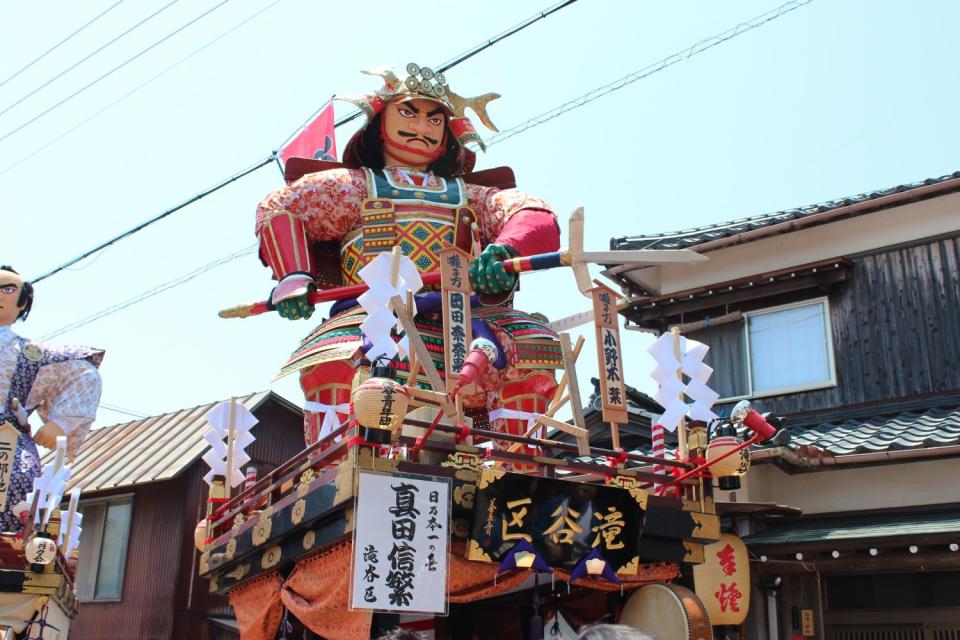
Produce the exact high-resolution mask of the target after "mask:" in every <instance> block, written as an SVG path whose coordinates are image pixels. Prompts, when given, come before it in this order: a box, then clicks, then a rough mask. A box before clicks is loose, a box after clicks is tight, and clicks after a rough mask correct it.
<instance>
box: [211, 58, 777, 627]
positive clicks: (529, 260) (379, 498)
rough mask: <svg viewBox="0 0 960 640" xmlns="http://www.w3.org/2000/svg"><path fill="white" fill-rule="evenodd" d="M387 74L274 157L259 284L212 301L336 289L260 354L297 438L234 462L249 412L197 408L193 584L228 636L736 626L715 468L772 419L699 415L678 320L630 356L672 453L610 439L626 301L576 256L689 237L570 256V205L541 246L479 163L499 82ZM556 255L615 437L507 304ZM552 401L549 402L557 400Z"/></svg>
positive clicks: (704, 391) (566, 364) (502, 173)
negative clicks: (299, 337)
mask: <svg viewBox="0 0 960 640" xmlns="http://www.w3.org/2000/svg"><path fill="white" fill-rule="evenodd" d="M405 71H406V75H405V77H403V78H402V79H401V77H399V76H397V75H395V74H394V72H392V71H389V70H380V71H376V72H370V73H371V74H372V75H376V76H379V77H381V78H382V79H383V86H382V87H381V88H380V89H379V90H378V91H376V92H375V93H371V94H368V95H360V96H353V97H351V98H349V100H350V102H352V103H353V104H354V105H356V106H357V107H359V108H360V110H361V111H362V112H363V114H364V115H365V116H366V118H367V122H366V124H365V125H364V126H363V127H362V128H361V129H360V130H359V131H358V132H357V133H356V134H355V135H354V136H353V138H352V139H351V140H350V142H349V143H348V145H347V147H346V149H345V151H344V153H343V161H342V162H340V163H337V162H332V161H329V160H318V159H314V158H291V159H289V160H288V161H287V163H286V167H285V179H286V185H285V186H284V187H282V188H280V189H278V190H277V191H275V192H273V193H271V194H269V195H268V196H267V197H266V198H265V199H264V200H263V201H262V202H261V203H260V205H259V207H258V209H257V224H256V230H257V234H258V237H259V240H260V258H261V260H262V262H263V263H264V265H266V266H267V267H269V268H270V270H271V272H272V275H273V277H274V279H275V280H276V281H277V282H276V285H275V287H274V288H273V289H272V291H271V293H270V296H269V298H268V299H267V300H265V301H263V302H259V303H253V304H248V305H241V306H238V307H235V308H232V309H227V310H224V311H222V312H221V316H223V317H225V318H237V317H247V316H253V315H261V314H267V313H270V314H272V313H276V314H277V315H279V316H282V317H284V318H288V319H291V320H297V319H305V318H309V317H311V315H312V314H313V312H314V308H315V306H316V305H318V304H320V303H326V302H332V303H333V305H332V307H331V308H330V309H329V312H328V317H327V318H326V319H324V320H323V321H322V322H321V323H320V324H319V326H317V327H316V329H314V330H313V331H312V332H310V333H309V335H307V336H306V338H304V340H303V341H302V342H301V343H300V344H299V345H298V346H297V348H296V349H295V350H294V352H293V354H292V355H291V356H290V358H289V359H288V361H287V362H286V363H285V364H284V365H283V366H282V367H281V370H280V373H281V375H292V374H294V373H296V374H297V375H299V378H300V383H301V387H302V389H303V392H304V398H305V404H304V408H305V420H304V434H305V443H306V448H305V449H304V450H303V451H302V452H301V453H300V454H299V455H297V456H296V457H294V458H293V459H291V460H289V461H288V462H286V463H285V464H283V465H281V466H280V467H279V468H277V469H274V470H273V471H272V472H270V473H269V474H267V475H266V476H264V477H261V478H259V479H257V480H256V481H250V482H245V476H244V474H243V473H242V471H241V470H242V468H243V465H244V464H245V463H246V461H247V460H248V457H247V455H246V454H245V452H244V448H245V447H246V446H247V445H248V444H249V443H250V441H251V436H250V435H249V428H250V426H251V419H252V416H250V415H249V414H248V413H247V412H246V411H245V409H244V408H243V407H242V406H241V405H239V404H237V403H232V402H227V403H224V404H222V405H220V406H218V407H217V408H216V409H215V410H214V411H212V412H211V414H210V415H209V416H208V420H209V421H210V423H211V426H210V432H209V434H208V437H207V439H208V441H209V442H210V445H211V448H210V451H209V452H208V454H207V455H206V456H205V457H204V459H205V460H206V461H207V462H208V463H209V465H210V467H211V468H210V473H209V474H208V475H207V478H206V479H207V482H208V484H209V497H208V509H207V517H206V518H205V519H204V520H202V521H201V522H200V523H199V524H198V527H197V535H196V543H197V547H198V549H199V550H200V552H201V556H200V574H201V575H202V576H204V577H207V578H209V585H210V591H211V592H213V593H219V594H227V595H229V599H230V603H231V605H232V607H233V609H234V611H235V613H236V617H237V622H238V626H239V629H240V634H241V637H242V638H243V639H244V640H249V639H260V638H274V637H281V636H282V637H287V635H286V634H288V633H289V631H290V630H291V629H292V628H295V626H296V625H302V627H303V628H304V629H307V630H309V631H311V632H312V633H314V634H317V635H318V636H320V637H324V638H331V639H340V638H343V639H346V638H369V637H376V635H378V634H379V633H380V632H381V631H383V630H384V629H386V628H389V627H392V626H397V624H400V623H408V624H414V622H413V621H416V623H415V624H417V625H420V627H421V628H427V629H431V630H432V632H433V634H434V636H433V637H436V638H454V637H525V638H542V637H544V634H547V637H551V636H552V637H573V636H571V635H569V634H570V633H573V631H572V628H573V626H579V625H580V624H582V623H584V622H592V621H606V622H613V621H621V622H623V623H626V624H630V625H632V626H634V627H636V628H638V629H641V630H645V631H647V632H649V633H651V634H653V635H655V637H658V638H661V639H663V640H670V639H673V638H678V639H679V638H712V637H713V632H712V626H713V625H721V624H739V623H740V622H742V620H743V619H744V618H745V617H746V613H747V609H748V603H749V586H750V585H749V579H748V578H747V577H745V576H746V573H745V572H747V573H748V565H747V562H748V561H747V558H746V550H745V547H744V546H743V544H742V543H741V542H740V541H739V539H737V538H736V537H735V536H731V535H730V534H726V533H722V532H721V529H720V520H719V518H718V515H717V512H716V505H715V503H714V500H713V495H712V487H713V484H714V481H715V480H717V479H719V480H718V482H719V483H720V484H721V486H722V487H724V488H730V487H731V486H734V485H735V483H736V482H738V481H739V477H740V476H742V475H743V474H744V473H745V472H746V471H747V468H748V465H749V457H748V454H747V452H748V447H749V446H751V445H753V444H756V443H759V442H762V441H765V440H768V439H770V438H771V437H772V436H773V435H774V434H775V432H776V429H775V427H774V426H772V425H771V422H772V421H769V420H767V419H766V418H765V417H764V416H761V415H760V414H759V413H757V412H756V411H754V410H752V409H751V408H750V407H749V406H748V405H742V406H738V407H737V408H736V410H735V411H734V412H733V413H732V414H731V415H730V416H729V417H728V418H727V419H720V418H718V416H717V415H716V414H714V413H713V411H712V410H711V407H712V405H713V403H714V402H715V401H716V399H717V394H716V393H715V392H713V391H712V390H711V389H710V388H709V386H708V385H707V382H708V379H709V376H710V373H711V370H710V368H709V367H708V366H706V365H705V364H704V363H703V357H704V355H705V353H706V351H707V346H706V345H703V344H700V343H697V342H695V341H693V340H688V339H686V338H684V337H683V336H681V335H680V334H679V332H678V331H676V330H674V331H672V332H670V333H665V334H663V335H661V336H660V337H659V338H658V339H657V340H656V342H655V343H654V344H653V346H652V347H651V348H650V354H651V356H653V358H654V360H655V361H656V368H655V369H654V371H653V373H652V376H653V377H654V379H655V380H656V381H657V383H658V385H659V392H658V393H657V395H656V396H655V398H656V400H657V402H659V403H660V404H661V405H662V406H663V409H664V413H663V415H662V416H661V417H660V419H659V420H658V421H657V424H656V425H655V427H654V430H655V433H654V441H655V442H657V441H659V442H660V443H662V442H663V439H664V432H671V433H674V434H675V437H676V441H677V448H676V453H675V455H673V456H668V455H666V453H663V452H662V451H658V455H639V454H637V453H630V452H627V451H625V450H624V449H623V448H621V446H620V435H619V425H624V424H625V423H627V420H628V416H627V400H626V388H625V384H624V377H623V376H624V366H623V353H622V351H621V344H620V334H619V315H618V310H619V308H620V305H621V304H622V302H623V301H622V298H621V296H620V295H619V294H618V293H617V292H616V291H615V290H614V289H611V288H609V287H607V286H606V285H605V284H603V283H602V282H599V281H595V280H593V279H592V278H591V276H590V274H589V271H588V265H589V264H600V265H614V264H615V265H638V266H639V265H656V264H664V263H677V262H682V263H694V262H698V261H703V260H706V258H705V257H703V256H700V255H698V254H696V253H695V252H692V251H689V250H672V251H651V250H640V251H587V250H585V248H584V246H583V237H584V234H583V229H584V225H585V224H586V221H585V216H584V212H583V210H577V211H576V212H574V213H573V214H572V215H571V216H570V217H569V219H568V220H567V221H566V225H567V226H568V234H567V239H568V243H569V246H568V247H567V248H566V249H563V250H561V249H560V234H559V224H558V221H557V217H556V216H555V215H554V213H553V211H552V210H551V209H550V207H549V206H548V205H547V204H546V203H545V202H544V201H543V200H541V199H539V198H536V197H533V196H530V195H527V194H523V193H521V192H518V191H516V190H515V186H516V185H515V180H514V176H513V172H512V171H511V170H510V169H509V168H506V167H500V168H496V169H487V170H483V171H475V170H474V163H475V158H476V156H475V152H474V151H473V150H472V148H473V147H479V148H481V149H482V148H483V147H482V145H483V143H482V140H481V138H480V136H479V135H478V134H477V132H476V130H475V129H474V127H473V125H472V123H471V121H470V119H468V117H467V115H466V109H467V108H469V109H471V110H473V111H474V113H476V115H477V116H478V117H479V119H480V121H481V122H482V123H483V124H484V125H485V126H486V127H487V128H489V129H492V130H495V127H494V125H493V124H492V122H491V121H490V118H489V116H488V114H487V109H486V107H487V104H488V103H489V102H490V101H491V100H492V99H494V98H497V97H499V96H497V94H490V93H488V94H485V95H482V96H479V97H476V98H464V97H462V96H460V95H458V94H456V93H454V92H453V91H452V90H451V88H450V86H449V84H448V82H447V80H446V78H445V77H444V76H443V74H442V73H438V72H434V71H432V70H431V69H429V68H426V67H420V66H418V65H416V64H413V63H411V64H409V65H407V66H406V68H405ZM328 146H329V145H328ZM554 268H560V269H569V270H570V271H571V272H572V273H571V275H572V276H573V277H572V278H571V287H570V290H571V293H572V292H573V291H574V287H576V290H578V291H579V292H580V293H581V294H582V295H583V296H585V298H586V299H589V300H590V301H591V303H592V312H591V313H590V314H589V316H591V317H592V321H593V323H594V326H595V332H594V341H593V342H594V344H593V347H594V348H595V350H596V354H597V355H596V357H597V363H598V366H599V371H600V372H601V375H600V387H601V389H600V391H601V395H602V415H603V421H604V423H605V424H606V428H608V429H609V430H610V435H611V441H612V448H610V449H605V448H599V447H597V446H595V445H591V443H590V438H589V432H588V430H587V429H586V428H585V425H584V418H583V415H582V412H581V407H582V403H581V399H580V394H579V387H578V375H577V364H578V362H579V358H580V357H581V355H582V353H581V352H582V350H583V349H584V348H585V347H586V348H587V349H588V350H589V347H587V346H586V342H587V341H585V340H584V339H583V338H579V339H576V340H574V339H573V338H572V337H571V336H570V335H569V334H568V333H565V332H564V331H563V330H559V331H558V325H557V324H551V323H549V322H547V321H546V320H545V318H544V316H542V315H540V314H531V313H526V312H524V311H521V310H519V309H515V308H514V307H513V304H512V299H513V294H514V292H515V291H516V288H517V285H518V282H519V280H520V276H521V274H523V273H527V272H530V271H536V270H543V269H554ZM566 406H569V411H570V413H571V414H572V419H571V420H570V422H569V423H568V422H565V421H561V420H559V419H557V418H556V417H555V416H556V415H557V413H558V412H559V411H560V410H561V409H563V408H564V407H566ZM558 434H563V435H564V438H562V439H561V438H559V437H558ZM670 437H671V438H673V437H674V436H670ZM597 459H600V460H603V461H604V462H603V463H598V462H597V461H596V460H597ZM561 611H563V612H568V613H567V614H566V615H567V617H571V616H574V617H576V618H577V621H576V622H575V623H572V624H571V623H570V621H568V620H567V619H566V618H565V617H564V616H563V615H561V614H560V613H559V612H561ZM571 619H572V618H571ZM278 634H280V636H278ZM564 634H567V635H564Z"/></svg>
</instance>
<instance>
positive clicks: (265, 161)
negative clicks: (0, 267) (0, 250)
mask: <svg viewBox="0 0 960 640" xmlns="http://www.w3.org/2000/svg"><path fill="white" fill-rule="evenodd" d="M228 1H229V0H223V2H221V3H220V4H218V5H217V6H216V7H214V8H213V9H211V10H210V11H213V10H214V9H216V8H218V7H220V6H222V5H223V4H225V3H226V2H228ZM574 2H576V0H565V1H564V2H561V3H559V4H556V5H553V6H552V7H550V8H548V9H545V10H544V11H541V12H540V13H538V14H536V15H535V16H532V17H531V18H529V19H527V20H525V21H524V22H522V23H520V24H519V25H517V26H515V27H513V28H511V29H510V30H508V31H505V32H504V33H502V34H500V35H499V36H495V37H494V38H491V39H490V40H488V41H487V42H486V43H485V44H482V45H477V47H474V49H471V50H470V51H468V52H466V53H464V54H462V55H460V56H457V57H456V58H454V59H453V61H452V62H449V63H446V65H445V66H443V67H442V68H443V69H444V70H447V69H450V68H451V67H452V66H454V65H456V64H459V63H460V62H461V61H463V60H466V59H467V58H469V57H471V56H473V55H476V54H477V53H479V52H480V51H483V50H484V49H488V48H489V47H491V46H493V45H494V44H496V43H497V42H500V41H501V40H503V39H504V38H507V37H509V36H511V35H513V34H515V33H517V32H519V31H521V30H523V29H525V28H526V27H528V26H530V25H531V24H533V23H535V22H537V21H538V20H541V19H542V18H544V17H546V16H548V15H550V14H551V13H554V12H555V11H558V10H560V9H562V8H564V7H567V6H570V5H571V4H573V3H574ZM207 13H210V12H209V11H208V12H207ZM203 15H206V14H203ZM200 17H201V18H202V17H203V16H200ZM197 19H199V18H197ZM168 37H169V36H168ZM137 55H140V54H137ZM359 113H360V112H359V111H358V112H356V113H354V114H353V115H351V116H349V117H347V118H344V119H342V120H341V121H340V122H337V123H335V124H334V126H335V127H339V126H340V125H342V124H345V123H346V122H349V121H350V120H353V119H354V118H355V117H357V115H359ZM41 115H43V114H41ZM314 115H316V114H314ZM38 117H39V116H38ZM34 119H36V118H34ZM27 124H29V123H27ZM24 126H25V125H24ZM21 128H22V127H21ZM11 133H16V131H13V132H11ZM10 135H11V134H7V135H6V136H4V137H0V142H2V141H3V140H4V139H5V138H6V137H9V136H10ZM291 137H293V136H291ZM288 140H289V138H288ZM284 144H286V143H284ZM276 157H277V152H276V151H273V152H272V153H271V154H270V156H269V157H267V158H264V159H263V160H261V161H260V162H258V163H257V164H256V165H254V166H252V167H251V168H249V169H245V170H244V171H242V172H240V173H238V174H235V175H233V176H231V177H230V178H227V179H226V180H223V181H222V182H220V183H218V184H217V185H216V186H214V187H212V188H210V189H208V190H206V191H204V192H203V193H200V194H198V195H196V196H194V197H193V198H191V199H189V200H186V201H185V202H183V203H181V204H179V205H177V206H176V207H174V208H172V209H168V210H167V211H164V212H163V213H161V214H160V215H158V216H155V217H153V218H151V219H149V220H147V221H146V222H143V223H141V224H139V225H137V226H136V227H134V228H132V229H130V230H128V231H125V232H124V233H122V234H120V235H118V236H116V237H114V238H111V239H110V240H107V241H106V242H103V243H101V244H100V245H98V246H96V247H94V248H93V249H90V250H88V251H86V252H84V253H83V254H82V255H80V256H77V257H76V258H72V259H70V260H68V261H67V262H65V263H63V264H62V265H60V266H59V267H56V268H54V269H52V270H50V271H48V272H47V273H45V274H43V275H41V276H40V277H38V278H34V279H33V280H32V282H33V283H34V284H35V283H37V282H40V281H41V280H44V279H46V278H49V277H50V276H52V275H54V274H56V273H58V272H60V271H63V270H64V269H66V268H67V267H69V266H72V265H74V264H76V263H77V262H79V261H81V260H83V259H84V258H86V257H88V256H90V255H93V254H94V253H96V252H97V251H100V250H102V249H105V248H106V247H109V246H110V245H112V244H114V243H115V242H118V241H120V240H122V239H123V238H126V237H128V236H131V235H133V234H135V233H137V232H138V231H140V230H142V229H144V228H146V227H148V226H150V225H151V224H153V223H155V222H157V221H159V220H162V219H163V218H166V217H167V216H169V215H170V214H172V213H174V212H176V211H178V210H180V209H182V208H184V207H186V206H187V205H189V204H192V203H194V202H196V201H197V200H199V199H200V198H203V197H205V196H207V195H210V194H211V193H213V192H214V191H217V190H218V189H221V188H223V187H225V186H226V185H228V184H230V183H231V182H234V181H236V180H239V179H240V178H242V177H244V176H246V175H247V174H249V173H253V172H254V171H256V170H257V169H259V168H261V167H263V166H266V165H267V164H270V163H271V162H273V161H274V160H275V159H276ZM8 170H9V168H8V169H5V170H4V173H6V171H8Z"/></svg>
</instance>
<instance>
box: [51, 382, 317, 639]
mask: <svg viewBox="0 0 960 640" xmlns="http://www.w3.org/2000/svg"><path fill="white" fill-rule="evenodd" d="M239 400H241V401H242V402H243V404H244V406H245V407H247V409H249V410H250V411H251V412H252V413H253V414H254V415H255V416H256V417H257V418H258V419H259V423H258V424H257V425H256V426H255V427H254V428H253V430H252V433H253V435H254V436H255V437H256V441H255V442H254V443H253V444H251V445H250V446H249V447H248V448H247V453H248V454H250V457H251V458H252V460H251V463H250V464H251V465H253V466H256V467H257V469H258V472H259V473H266V472H268V471H270V470H272V469H274V468H275V467H277V466H278V465H279V464H281V463H282V462H284V461H286V460H288V459H289V458H291V457H292V456H294V455H295V454H296V453H297V452H298V451H299V450H300V449H301V448H302V446H301V443H302V442H303V413H302V411H301V409H300V408H298V407H297V406H295V405H293V404H291V403H290V402H288V401H287V400H285V399H284V398H282V397H280V396H279V395H277V394H275V393H273V392H261V393H255V394H251V395H249V396H246V397H243V398H240V399H239ZM214 404H216V403H211V404H206V405H201V406H198V407H193V408H190V409H183V410H181V411H176V412H173V413H168V414H165V415H161V416H155V417H151V418H145V419H142V420H136V421H134V422H128V423H125V424H118V425H115V426H111V427H104V428H101V429H96V430H94V431H92V432H91V433H90V436H89V438H88V440H87V442H86V443H85V444H84V447H83V449H82V451H81V452H80V454H79V456H78V457H77V460H76V461H75V462H74V463H73V464H72V465H71V468H72V471H73V477H72V478H71V480H70V483H69V484H68V487H67V488H68V489H69V488H71V487H73V486H79V487H81V488H82V489H83V493H82V495H81V502H80V508H81V511H82V513H83V517H84V519H83V534H82V536H81V543H80V564H79V567H78V572H77V592H78V597H79V600H80V612H79V614H78V615H77V617H76V618H75V619H74V621H73V623H72V624H71V629H70V638H71V640H83V639H91V640H92V639H95V638H111V639H117V640H122V639H129V640H133V639H138V640H139V639H144V640H146V639H151V640H168V639H173V638H191V639H196V640H215V639H219V638H236V637H238V636H237V633H236V631H235V628H236V623H235V622H234V617H233V613H232V611H231V609H230V608H229V605H228V603H227V599H226V598H224V597H221V596H215V595H213V596H212V595H210V594H209V593H208V591H209V588H208V584H207V581H206V580H205V579H202V578H200V577H199V576H198V571H197V559H198V557H199V554H198V552H197V551H196V550H195V548H194V542H193V532H194V528H195V526H196V524H197V522H198V521H199V520H200V519H201V518H202V517H203V516H204V514H205V508H206V500H205V497H206V493H207V492H206V489H205V487H206V484H205V483H204V481H203V476H204V474H205V473H206V472H207V471H208V467H207V465H206V463H204V462H203V461H202V460H201V459H200V457H201V456H202V455H203V454H204V452H205V451H206V450H207V448H208V446H209V445H208V444H207V443H206V441H205V440H204V438H203V435H204V433H205V432H206V431H207V429H208V428H209V424H208V423H207V422H206V420H205V419H204V416H205V415H206V413H207V412H208V411H209V410H210V409H211V408H212V407H213V406H214Z"/></svg>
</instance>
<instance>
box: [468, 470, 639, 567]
mask: <svg viewBox="0 0 960 640" xmlns="http://www.w3.org/2000/svg"><path fill="white" fill-rule="evenodd" d="M645 497H646V494H645V493H642V492H631V491H629V490H626V489H622V488H619V487H612V486H603V485H595V484H586V483H581V482H569V481H564V480H555V479H552V478H541V477H536V476H528V475H521V474H515V473H506V472H504V471H502V470H498V469H484V470H483V471H481V473H480V479H479V482H478V483H477V495H476V498H475V500H474V515H473V529H472V532H471V536H470V539H469V540H468V542H467V557H468V559H470V560H481V561H486V562H500V561H501V560H502V559H503V557H504V555H505V554H507V553H510V551H511V549H513V547H514V546H515V545H516V544H517V543H518V542H519V541H521V540H525V541H527V542H529V543H530V544H532V545H533V546H534V548H535V549H536V550H537V552H538V553H539V554H540V555H541V556H542V557H543V559H544V560H545V561H546V562H547V564H549V565H551V566H553V567H558V568H562V569H567V570H569V569H571V568H572V567H573V566H574V565H576V564H577V562H578V561H579V560H580V559H581V558H583V556H584V555H586V554H587V553H589V552H590V550H591V549H596V550H597V551H599V552H600V554H601V555H602V556H603V558H604V559H605V560H606V561H607V562H608V563H609V564H610V566H611V567H613V569H614V570H615V571H618V572H620V573H625V574H631V573H635V572H636V570H637V564H638V555H639V554H638V551H637V543H638V541H639V539H640V535H641V532H642V530H643V522H644V506H645Z"/></svg>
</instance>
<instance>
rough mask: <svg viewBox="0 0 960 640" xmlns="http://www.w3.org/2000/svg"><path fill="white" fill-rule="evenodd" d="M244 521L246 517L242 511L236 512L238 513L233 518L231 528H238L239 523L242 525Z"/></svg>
mask: <svg viewBox="0 0 960 640" xmlns="http://www.w3.org/2000/svg"><path fill="white" fill-rule="evenodd" d="M246 521H247V517H246V516H245V515H243V514H242V513H238V514H237V515H236V516H235V517H234V518H233V528H234V529H239V528H240V525H242V524H243V523H244V522H246Z"/></svg>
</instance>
